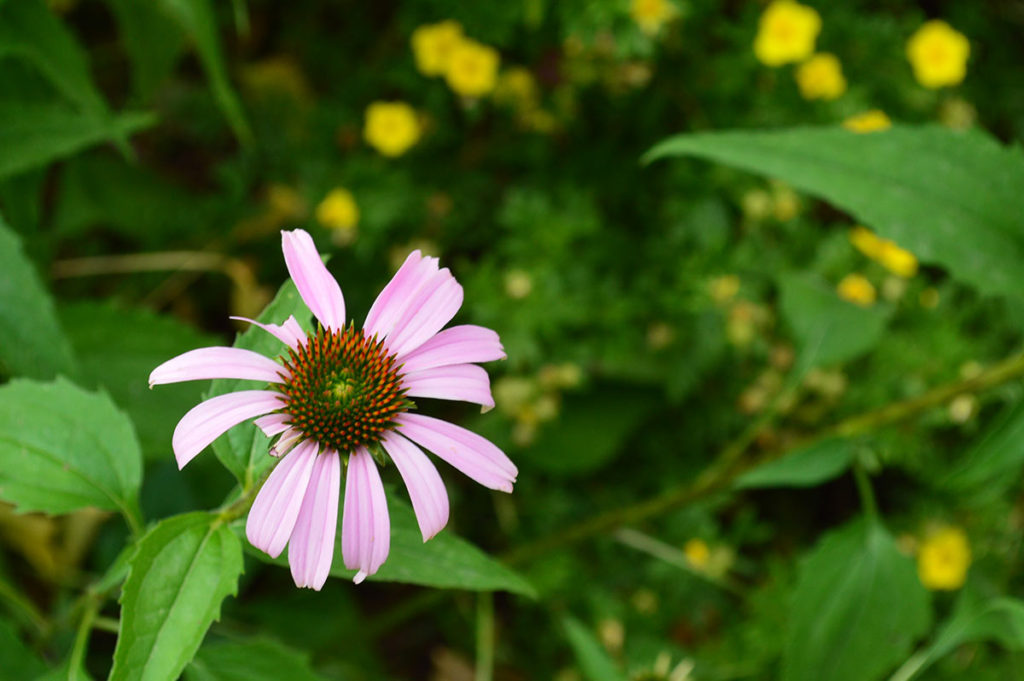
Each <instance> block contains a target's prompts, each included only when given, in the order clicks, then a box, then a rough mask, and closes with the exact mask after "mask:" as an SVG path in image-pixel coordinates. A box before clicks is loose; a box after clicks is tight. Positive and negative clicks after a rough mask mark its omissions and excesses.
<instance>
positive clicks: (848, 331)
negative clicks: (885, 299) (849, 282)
mask: <svg viewBox="0 0 1024 681" xmlns="http://www.w3.org/2000/svg"><path fill="white" fill-rule="evenodd" d="M779 289H780V290H779V295H780V300H779V309H780V310H781V312H782V316H783V317H784V318H785V319H786V322H787V323H788V324H789V326H790V328H791V329H792V331H793V335H794V337H795V340H796V342H797V345H798V348H799V352H800V356H799V358H798V367H799V370H807V369H809V368H811V367H813V366H821V365H830V364H840V363H842V362H848V361H850V360H851V359H855V358H856V357H857V356H858V355H861V354H863V353H865V352H867V351H868V350H870V349H871V348H872V347H874V346H875V345H876V344H877V343H878V341H880V340H881V338H882V334H883V333H884V332H885V325H886V322H887V321H888V312H887V311H886V310H885V309H884V308H880V307H871V308H864V307H860V306H858V305H854V304H853V303H849V302H847V301H845V300H842V299H841V298H840V297H839V296H838V295H837V294H836V292H835V291H834V290H832V289H830V288H828V287H827V286H825V284H824V283H823V282H822V281H821V280H819V279H818V278H817V277H815V276H814V275H810V274H796V273H789V274H784V275H781V276H780V277H779Z"/></svg>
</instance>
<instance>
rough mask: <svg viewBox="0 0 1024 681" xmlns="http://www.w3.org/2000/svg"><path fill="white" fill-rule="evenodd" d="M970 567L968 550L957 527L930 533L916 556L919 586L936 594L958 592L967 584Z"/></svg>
mask: <svg viewBox="0 0 1024 681" xmlns="http://www.w3.org/2000/svg"><path fill="white" fill-rule="evenodd" d="M970 566H971V547H970V544H968V542H967V535H966V534H965V533H964V531H963V530H961V529H960V528H959V527H946V528H943V529H941V530H939V531H937V532H934V533H932V534H931V535H930V536H929V537H927V538H925V540H924V542H922V544H921V550H920V551H919V552H918V554H917V575H918V577H920V579H921V583H922V584H924V585H925V586H926V587H927V588H929V589H932V590H936V591H939V590H941V591H953V590H955V589H959V588H960V587H962V586H963V585H964V582H965V581H966V580H967V569H968V568H969V567H970Z"/></svg>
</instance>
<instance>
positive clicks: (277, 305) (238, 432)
mask: <svg viewBox="0 0 1024 681" xmlns="http://www.w3.org/2000/svg"><path fill="white" fill-rule="evenodd" d="M311 314H312V313H310V311H309V308H308V307H306V304H305V303H304V302H302V297H301V296H299V291H298V289H296V288H295V284H294V283H292V281H291V280H288V281H287V282H285V283H284V285H283V286H281V288H280V289H279V290H278V292H277V296H275V297H274V300H273V301H271V303H270V305H268V306H267V307H266V309H265V310H263V313H262V314H261V315H260V316H259V319H258V321H260V322H263V323H269V324H283V323H284V321H285V320H286V319H288V316H289V315H294V316H295V318H296V319H297V320H298V321H299V324H301V325H302V326H303V328H305V329H306V330H307V331H309V330H310V326H309V320H310V318H311ZM234 347H236V348H244V349H246V350H252V351H253V352H258V353H260V354H262V355H266V356H268V357H276V356H278V355H280V354H282V353H283V351H284V350H285V349H286V348H285V346H284V345H283V344H282V343H281V341H279V340H277V339H276V338H274V337H273V336H271V335H270V334H269V333H267V332H266V331H264V330H263V329H260V328H259V327H256V326H253V327H250V328H248V329H246V330H245V332H243V333H241V334H239V336H238V338H236V339H235V343H234ZM252 389H253V382H252V381H240V380H231V379H220V380H216V381H214V382H213V385H212V387H211V388H210V392H209V393H208V394H207V397H216V396H218V395H224V394H226V393H232V392H235V391H238V390H252ZM269 450H270V440H269V438H267V437H266V436H265V435H264V434H263V433H262V432H261V431H260V429H259V428H257V427H256V426H254V425H253V424H252V423H250V422H246V423H242V424H241V425H238V426H235V427H234V428H232V429H231V430H229V431H228V432H227V433H225V434H224V435H222V436H221V437H219V438H217V439H216V440H215V441H214V443H213V451H214V453H216V455H217V458H218V459H220V460H221V463H223V464H224V465H225V466H226V467H227V469H228V470H229V471H231V472H232V473H233V474H234V475H235V477H236V478H238V481H239V482H241V483H242V484H244V485H245V486H246V487H248V486H249V485H250V484H251V483H252V482H253V480H255V479H256V476H258V475H259V474H260V473H262V472H263V471H265V470H266V469H267V468H269V467H270V465H271V464H272V463H273V462H274V459H273V457H271V456H270V455H269V454H268V453H267V452H268V451H269Z"/></svg>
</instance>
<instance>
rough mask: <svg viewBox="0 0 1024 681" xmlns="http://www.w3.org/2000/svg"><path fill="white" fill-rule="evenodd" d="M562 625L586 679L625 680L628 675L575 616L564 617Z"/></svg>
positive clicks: (599, 680) (588, 680)
mask: <svg viewBox="0 0 1024 681" xmlns="http://www.w3.org/2000/svg"><path fill="white" fill-rule="evenodd" d="M562 626H563V628H564V629H565V636H566V638H567V639H569V645H570V646H571V647H572V652H573V653H574V654H575V655H576V663H577V664H578V665H579V668H580V672H581V673H582V674H583V678H584V679H586V681H625V679H626V675H625V674H624V673H623V672H622V671H620V670H619V668H618V667H617V666H616V665H615V662H614V661H612V659H611V658H610V657H609V656H608V653H607V652H606V651H605V649H604V647H603V646H602V645H601V643H600V641H598V640H597V637H596V636H594V634H592V633H591V632H590V630H589V629H587V628H586V627H585V626H583V624H582V623H581V622H580V621H579V620H577V619H576V618H574V617H564V618H563V619H562Z"/></svg>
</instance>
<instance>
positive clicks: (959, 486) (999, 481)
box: [942, 401, 1024, 499]
mask: <svg viewBox="0 0 1024 681" xmlns="http://www.w3.org/2000/svg"><path fill="white" fill-rule="evenodd" d="M1022 467H1024V401H1021V402H1018V403H1017V405H1016V406H1014V407H1012V408H1011V409H1009V410H1008V411H1007V412H1006V413H1005V414H1003V416H1002V417H1001V418H1000V419H999V420H998V421H997V422H996V423H995V424H993V425H992V426H990V427H989V428H988V430H986V431H985V434H984V435H982V436H981V437H980V438H979V439H978V440H977V441H976V442H975V443H974V444H973V445H972V446H971V448H970V449H968V450H967V452H966V453H965V454H964V455H963V456H962V457H960V459H959V460H958V461H957V463H956V464H955V465H954V467H953V468H952V470H950V471H949V473H948V474H947V475H946V476H944V478H943V479H942V486H943V487H946V488H947V489H949V490H950V491H953V492H956V493H958V494H971V495H975V496H976V497H978V498H980V499H991V498H993V497H997V496H999V495H1001V494H1002V493H1003V492H1005V491H1006V490H1008V489H1009V488H1010V487H1013V486H1014V485H1016V484H1017V481H1018V480H1019V478H1020V470H1021V468H1022Z"/></svg>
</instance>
